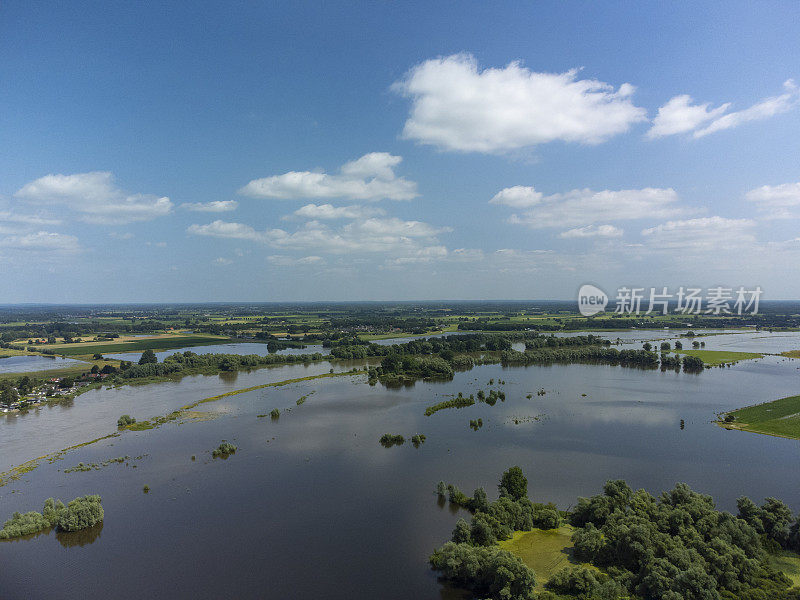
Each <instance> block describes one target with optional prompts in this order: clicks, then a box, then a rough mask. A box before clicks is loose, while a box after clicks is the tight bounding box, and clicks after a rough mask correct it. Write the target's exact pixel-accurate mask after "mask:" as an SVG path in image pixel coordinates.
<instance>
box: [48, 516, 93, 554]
mask: <svg viewBox="0 0 800 600" xmlns="http://www.w3.org/2000/svg"><path fill="white" fill-rule="evenodd" d="M102 532H103V522H102V521H100V522H99V523H98V524H97V525H93V526H91V527H87V528H86V529H79V530H78V531H56V539H57V540H58V543H59V544H61V545H62V546H64V548H73V547H75V546H81V547H82V546H86V545H88V544H93V543H94V542H95V541H96V540H97V538H99V537H100V534H101V533H102Z"/></svg>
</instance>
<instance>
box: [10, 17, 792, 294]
mask: <svg viewBox="0 0 800 600" xmlns="http://www.w3.org/2000/svg"><path fill="white" fill-rule="evenodd" d="M152 4H153V3H141V4H132V3H116V2H110V3H109V2H98V3H45V2H42V3H30V2H6V3H4V4H3V6H2V7H1V8H0V264H2V265H3V266H2V274H3V277H2V278H0V302H114V301H145V302H147V301H153V302H163V301H204V300H208V301H234V300H241V301H271V300H276V301H278V300H388V299H484V298H509V299H568V298H573V297H574V296H575V294H576V291H577V289H578V287H579V286H580V285H581V284H583V283H586V282H591V283H595V284H598V285H600V286H601V287H603V288H605V289H607V290H609V291H613V290H614V289H615V288H616V287H619V286H621V285H628V286H643V287H651V286H658V287H661V286H674V287H677V286H680V285H694V286H698V287H704V288H708V287H711V286H716V285H727V286H735V287H738V286H740V285H744V286H750V287H752V286H755V285H760V286H761V287H762V288H763V289H764V296H763V298H765V299H781V298H797V297H799V296H800V278H798V277H796V276H795V274H796V271H797V269H796V266H795V265H796V264H797V260H798V259H799V258H800V228H798V224H799V223H800V162H798V156H800V136H799V135H798V134H799V133H800V92H798V87H797V85H800V45H798V44H797V38H798V29H797V26H798V25H797V24H798V23H800V5H798V4H797V3H794V2H762V3H748V2H724V3H673V4H669V5H666V4H663V3H639V2H616V3H595V2H584V3H580V2H566V3H564V2H536V3H530V2H520V3H502V2H499V3H483V2H476V3H469V2H458V3H455V2H452V3H387V2H374V3H358V4H357V3H344V2H342V3H330V2H327V3H312V2H305V3H299V2H287V3H282V4H280V5H277V6H276V5H274V4H273V3H269V5H267V4H266V3H263V4H259V3H235V4H233V3H219V4H203V3H197V2H191V3H180V2H173V3H169V4H168V5H165V6H162V7H154V6H152ZM795 82H796V83H795Z"/></svg>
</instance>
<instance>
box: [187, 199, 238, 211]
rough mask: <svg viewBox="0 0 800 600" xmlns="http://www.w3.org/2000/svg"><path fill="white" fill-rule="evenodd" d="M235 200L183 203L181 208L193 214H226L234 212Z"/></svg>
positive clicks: (236, 204) (236, 203)
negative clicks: (193, 212)
mask: <svg viewBox="0 0 800 600" xmlns="http://www.w3.org/2000/svg"><path fill="white" fill-rule="evenodd" d="M237 206H239V203H238V202H237V201H236V200H214V201H213V202H184V203H183V204H181V208H185V209H186V210H191V211H195V212H228V211H231V210H236V207H237Z"/></svg>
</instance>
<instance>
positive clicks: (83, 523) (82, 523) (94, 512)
mask: <svg viewBox="0 0 800 600" xmlns="http://www.w3.org/2000/svg"><path fill="white" fill-rule="evenodd" d="M103 516H104V512H103V506H102V504H101V503H100V496H97V495H95V496H83V497H80V498H75V500H72V501H71V502H70V503H69V504H67V508H66V510H64V511H63V512H61V514H60V516H59V518H58V528H59V529H61V530H63V531H78V530H79V529H85V528H87V527H91V526H92V525H96V524H97V523H99V522H100V521H102V520H103Z"/></svg>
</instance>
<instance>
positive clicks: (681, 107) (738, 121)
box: [647, 79, 800, 138]
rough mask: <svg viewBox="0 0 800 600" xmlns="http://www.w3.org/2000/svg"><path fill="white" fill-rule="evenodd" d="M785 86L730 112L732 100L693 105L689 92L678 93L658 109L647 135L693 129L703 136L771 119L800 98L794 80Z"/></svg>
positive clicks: (676, 132)
mask: <svg viewBox="0 0 800 600" xmlns="http://www.w3.org/2000/svg"><path fill="white" fill-rule="evenodd" d="M783 88H784V93H783V94H780V95H778V96H771V97H769V98H764V99H763V100H759V101H758V102H756V103H755V104H754V105H753V106H751V107H749V108H746V109H744V110H740V111H735V112H730V113H729V112H728V109H729V108H730V107H731V103H730V102H727V103H725V104H723V105H721V106H719V107H717V108H714V109H709V107H710V106H711V104H710V103H706V104H698V105H692V104H691V102H692V99H691V97H690V96H687V95H681V96H675V97H674V98H672V99H670V101H669V102H667V103H666V104H665V105H664V106H662V107H661V108H659V109H658V115H657V116H656V118H655V120H654V121H653V127H652V128H651V129H650V131H648V132H647V136H648V137H650V138H657V137H663V136H666V135H674V134H678V133H687V132H690V131H693V132H694V133H693V134H692V136H693V137H695V138H701V137H704V136H706V135H708V134H710V133H715V132H717V131H723V130H725V129H731V128H733V127H738V126H739V125H742V124H743V123H747V122H749V121H761V120H763V119H768V118H770V117H773V116H775V115H779V114H781V113H785V112H787V111H789V110H791V109H792V108H794V107H795V106H797V104H798V102H799V101H800V90H798V87H797V85H795V83H794V81H792V80H791V79H789V80H788V81H786V82H784V84H783ZM726 113H727V114H726ZM701 125H705V126H704V127H701Z"/></svg>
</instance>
